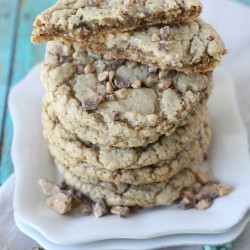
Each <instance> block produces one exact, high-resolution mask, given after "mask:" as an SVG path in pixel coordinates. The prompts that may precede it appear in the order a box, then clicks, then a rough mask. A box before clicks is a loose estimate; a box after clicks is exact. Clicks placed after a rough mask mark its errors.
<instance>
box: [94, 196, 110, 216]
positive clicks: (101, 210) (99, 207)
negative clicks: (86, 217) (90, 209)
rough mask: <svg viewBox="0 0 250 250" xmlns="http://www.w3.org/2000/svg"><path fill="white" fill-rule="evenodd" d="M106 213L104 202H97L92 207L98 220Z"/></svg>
mask: <svg viewBox="0 0 250 250" xmlns="http://www.w3.org/2000/svg"><path fill="white" fill-rule="evenodd" d="M106 213H107V207H106V204H105V202H104V200H98V201H97V202H96V204H95V206H94V215H95V217H96V218H100V217H102V216H104V215H105V214H106Z"/></svg>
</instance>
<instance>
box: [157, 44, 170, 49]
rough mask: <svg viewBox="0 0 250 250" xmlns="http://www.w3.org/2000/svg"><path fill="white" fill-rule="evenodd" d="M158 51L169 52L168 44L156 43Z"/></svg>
mask: <svg viewBox="0 0 250 250" xmlns="http://www.w3.org/2000/svg"><path fill="white" fill-rule="evenodd" d="M158 50H159V51H169V50H170V48H169V46H168V44H166V43H163V42H160V43H158Z"/></svg>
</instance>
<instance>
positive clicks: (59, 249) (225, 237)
mask: <svg viewBox="0 0 250 250" xmlns="http://www.w3.org/2000/svg"><path fill="white" fill-rule="evenodd" d="M14 217H15V221H16V224H17V226H18V228H19V229H20V230H21V231H22V232H23V233H25V234H27V235H29V236H30V237H32V238H33V239H34V240H36V241H37V242H38V243H39V244H40V245H41V246H42V247H44V248H45V249H47V250H52V249H53V250H117V249H119V250H151V249H159V248H165V247H171V246H183V245H192V246H194V245H210V246H212V245H215V246H216V245H217V246H218V245H223V244H226V243H229V242H232V241H234V240H235V239H236V238H238V236H239V235H240V234H241V233H242V232H243V230H244V228H245V227H246V225H247V224H248V223H249V221H250V213H248V214H247V216H246V217H245V218H244V219H243V220H242V221H241V222H240V223H238V224H237V225H236V226H234V227H233V228H232V229H230V230H229V231H227V232H224V233H219V234H179V235H178V234H176V235H168V236H162V237H158V238H153V239H144V240H126V239H116V240H104V241H96V242H92V243H85V244H84V243H83V244H80V245H71V246H69V245H67V246H62V245H56V244H54V243H52V242H50V241H48V240H47V239H45V238H44V237H43V236H42V235H41V234H40V233H39V232H37V231H36V230H35V229H33V228H31V227H29V226H28V225H26V224H25V222H23V221H22V219H21V218H20V217H19V216H18V215H17V214H15V215H14Z"/></svg>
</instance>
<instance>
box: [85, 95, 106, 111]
mask: <svg viewBox="0 0 250 250" xmlns="http://www.w3.org/2000/svg"><path fill="white" fill-rule="evenodd" d="M102 100H103V97H102V96H101V95H96V96H93V97H90V98H88V99H86V100H83V102H82V107H83V109H84V110H85V111H91V110H95V109H97V107H98V105H99V104H100V103H101V101H102Z"/></svg>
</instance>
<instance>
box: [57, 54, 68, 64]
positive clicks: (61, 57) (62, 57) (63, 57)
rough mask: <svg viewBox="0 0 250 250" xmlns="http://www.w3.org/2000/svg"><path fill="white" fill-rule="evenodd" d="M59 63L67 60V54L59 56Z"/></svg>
mask: <svg viewBox="0 0 250 250" xmlns="http://www.w3.org/2000/svg"><path fill="white" fill-rule="evenodd" d="M59 60H60V63H66V62H68V60H69V57H68V56H60V59H59Z"/></svg>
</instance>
